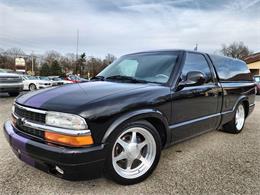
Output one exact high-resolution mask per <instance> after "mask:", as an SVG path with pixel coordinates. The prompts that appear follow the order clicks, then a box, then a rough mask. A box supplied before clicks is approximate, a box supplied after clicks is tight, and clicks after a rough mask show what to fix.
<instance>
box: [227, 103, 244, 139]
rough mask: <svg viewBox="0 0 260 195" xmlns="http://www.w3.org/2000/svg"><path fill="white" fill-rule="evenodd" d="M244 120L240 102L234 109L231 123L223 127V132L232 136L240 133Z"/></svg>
mask: <svg viewBox="0 0 260 195" xmlns="http://www.w3.org/2000/svg"><path fill="white" fill-rule="evenodd" d="M245 120H246V112H245V106H244V104H243V103H242V102H240V103H239V104H238V105H237V107H236V111H235V116H234V118H233V119H232V121H230V122H228V123H227V124H225V125H224V131H226V132H229V133H234V134H237V133H240V132H241V131H242V130H243V128H244V125H245Z"/></svg>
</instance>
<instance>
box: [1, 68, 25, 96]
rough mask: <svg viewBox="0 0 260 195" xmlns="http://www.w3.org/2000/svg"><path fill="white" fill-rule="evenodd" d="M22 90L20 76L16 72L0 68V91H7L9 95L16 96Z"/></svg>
mask: <svg viewBox="0 0 260 195" xmlns="http://www.w3.org/2000/svg"><path fill="white" fill-rule="evenodd" d="M21 91H23V82H22V78H21V77H20V76H19V75H18V74H13V73H7V72H5V71H4V70H2V69H1V70H0V92H7V93H8V94H9V95H10V96H17V95H19V93H20V92H21Z"/></svg>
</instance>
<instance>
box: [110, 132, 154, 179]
mask: <svg viewBox="0 0 260 195" xmlns="http://www.w3.org/2000/svg"><path fill="white" fill-rule="evenodd" d="M156 152H157V151H156V142H155V140H154V137H153V135H152V134H151V133H150V132H149V131H148V130H146V129H145V128H142V127H133V128H130V129H128V130H126V131H124V132H123V133H122V134H121V135H120V136H119V137H118V138H117V140H116V142H115V144H114V146H113V149H112V163H113V168H114V169H115V171H116V173H117V174H118V175H120V176H121V177H123V178H126V179H135V178H138V177H140V176H142V175H144V174H145V173H146V172H147V171H148V170H149V169H150V167H151V166H152V164H153V162H154V160H155V156H156Z"/></svg>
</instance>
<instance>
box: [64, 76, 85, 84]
mask: <svg viewBox="0 0 260 195" xmlns="http://www.w3.org/2000/svg"><path fill="white" fill-rule="evenodd" d="M60 78H62V79H64V80H67V81H71V82H73V83H82V82H87V81H88V80H87V79H84V78H81V77H79V76H77V75H68V76H65V77H60Z"/></svg>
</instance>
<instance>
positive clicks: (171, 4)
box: [0, 0, 260, 57]
mask: <svg viewBox="0 0 260 195" xmlns="http://www.w3.org/2000/svg"><path fill="white" fill-rule="evenodd" d="M77 29H79V52H86V53H87V55H95V56H100V57H103V56H104V55H105V54H106V53H108V52H109V53H112V54H115V55H117V56H119V55H122V54H125V53H129V52H135V51H142V50H153V49H168V48H184V49H193V48H194V46H195V44H196V43H198V44H199V50H200V51H205V52H210V53H212V52H215V51H216V50H218V49H220V47H221V45H222V44H223V43H226V44H229V43H231V42H233V41H243V42H244V43H245V44H246V45H248V46H249V48H250V49H252V50H254V51H255V52H257V51H260V0H172V1H169V0H165V1H164V0H98V1H97V0H85V1H83V0H63V1H59V0H44V1H34V0H23V1H19V0H12V1H8V0H0V48H3V49H7V48H10V47H19V48H22V49H23V50H24V51H25V52H28V53H31V52H32V51H34V52H35V53H44V52H45V51H47V50H57V51H59V52H61V53H63V54H65V53H68V52H74V53H75V52H76V34H77V33H76V32H77Z"/></svg>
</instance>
